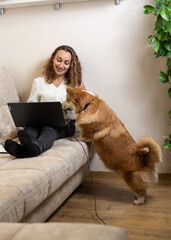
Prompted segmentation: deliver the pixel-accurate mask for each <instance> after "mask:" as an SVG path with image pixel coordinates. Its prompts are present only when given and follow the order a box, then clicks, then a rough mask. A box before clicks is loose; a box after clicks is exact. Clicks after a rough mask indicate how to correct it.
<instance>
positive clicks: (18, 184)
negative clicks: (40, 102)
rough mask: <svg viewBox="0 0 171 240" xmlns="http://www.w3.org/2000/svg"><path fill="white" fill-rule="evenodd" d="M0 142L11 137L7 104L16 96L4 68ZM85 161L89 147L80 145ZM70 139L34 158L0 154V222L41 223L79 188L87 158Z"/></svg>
mask: <svg viewBox="0 0 171 240" xmlns="http://www.w3.org/2000/svg"><path fill="white" fill-rule="evenodd" d="M0 96H1V98H0V143H2V142H3V141H5V139H6V138H14V137H15V136H16V134H17V129H16V127H15V126H14V123H13V120H12V118H11V115H10V112H9V110H8V107H7V105H6V103H7V102H17V101H19V97H18V94H17V91H16V88H15V86H14V83H13V81H12V79H11V78H10V75H9V73H8V71H7V70H6V68H5V67H0ZM82 144H83V147H84V149H85V151H86V154H87V156H88V158H90V157H91V156H92V153H90V151H89V150H90V147H88V145H87V144H85V143H82ZM86 154H85V152H84V151H83V148H82V146H81V145H80V144H79V143H78V142H77V141H76V140H75V139H74V138H67V139H61V140H58V141H56V142H55V143H54V145H53V147H52V148H51V149H50V150H48V151H46V152H44V153H43V154H41V155H40V156H38V157H34V158H25V159H15V158H14V157H11V156H10V155H9V154H2V153H1V154H0V221H1V222H43V221H45V220H46V219H47V218H48V217H49V216H50V215H51V214H52V213H53V212H54V211H55V210H56V209H57V208H58V207H59V206H60V205H61V204H62V203H63V202H64V201H65V200H66V198H67V197H68V196H69V195H70V194H71V193H72V192H73V191H74V190H75V189H76V188H77V187H78V186H79V185H80V183H81V182H82V181H83V179H84V178H85V176H86V175H87V173H88V165H87V156H86Z"/></svg>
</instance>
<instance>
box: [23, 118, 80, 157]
mask: <svg viewBox="0 0 171 240" xmlns="http://www.w3.org/2000/svg"><path fill="white" fill-rule="evenodd" d="M25 132H26V133H27V134H28V135H29V137H30V139H31V140H32V142H33V143H34V144H36V145H37V146H38V147H39V148H40V153H42V152H45V151H46V150H48V149H50V148H51V147H52V145H53V143H54V141H55V140H57V139H61V138H66V137H71V136H73V135H74V133H75V121H74V120H71V121H70V122H69V123H68V124H67V125H66V126H65V127H60V128H53V127H50V126H44V127H41V128H39V127H33V126H28V127H26V128H25Z"/></svg>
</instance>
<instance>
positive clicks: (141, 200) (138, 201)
mask: <svg viewBox="0 0 171 240" xmlns="http://www.w3.org/2000/svg"><path fill="white" fill-rule="evenodd" d="M144 203H145V197H139V198H135V200H134V201H133V204H134V205H136V206H139V205H142V204H144Z"/></svg>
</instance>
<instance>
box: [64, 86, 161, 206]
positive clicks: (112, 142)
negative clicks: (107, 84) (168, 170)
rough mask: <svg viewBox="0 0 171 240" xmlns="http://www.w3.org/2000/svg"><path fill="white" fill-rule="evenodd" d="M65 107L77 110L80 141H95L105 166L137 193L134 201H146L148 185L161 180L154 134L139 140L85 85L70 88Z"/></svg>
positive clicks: (141, 202) (159, 149)
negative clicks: (136, 139)
mask: <svg viewBox="0 0 171 240" xmlns="http://www.w3.org/2000/svg"><path fill="white" fill-rule="evenodd" d="M62 106H63V109H64V110H73V111H74V113H75V116H76V126H77V127H78V128H80V129H81V135H80V137H79V139H78V140H79V141H83V142H92V143H93V145H94V148H95V150H96V152H97V154H98V155H99V157H100V159H101V160H102V161H103V162H104V164H105V166H106V167H107V168H109V169H110V170H114V171H116V172H117V173H119V174H120V176H121V177H122V178H123V179H124V180H125V182H126V183H127V185H128V186H129V187H130V189H131V190H132V191H133V192H134V193H135V195H136V196H135V199H134V201H133V204H135V205H141V204H144V202H145V197H146V190H147V188H148V187H149V186H150V185H151V184H152V183H156V182H157V181H158V171H157V168H156V166H155V164H156V163H158V162H162V153H161V148H160V147H159V145H158V144H157V143H156V142H155V141H154V140H153V139H152V138H151V137H143V138H141V139H140V141H139V142H138V143H136V142H135V141H134V139H133V138H132V137H131V135H130V134H129V132H128V131H127V129H126V128H125V126H124V124H123V123H122V122H121V120H120V119H119V118H118V117H117V116H116V114H115V112H114V111H113V110H112V109H111V108H110V107H109V106H108V105H107V104H106V103H105V101H103V100H102V99H100V98H99V97H98V96H97V95H96V94H94V93H91V92H89V91H87V90H85V89H83V88H67V100H66V101H65V102H64V103H63V105H62Z"/></svg>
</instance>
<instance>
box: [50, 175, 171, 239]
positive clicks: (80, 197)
mask: <svg viewBox="0 0 171 240" xmlns="http://www.w3.org/2000/svg"><path fill="white" fill-rule="evenodd" d="M91 176H92V177H91ZM159 179H160V180H159V183H158V184H156V185H153V186H151V187H150V188H149V190H148V191H147V199H146V203H145V204H144V205H141V206H135V205H133V204H132V200H133V198H134V194H133V193H132V192H131V191H130V190H129V189H128V187H127V186H126V184H125V183H124V182H123V180H122V179H121V178H120V177H119V176H118V175H117V174H116V173H112V172H92V174H89V176H88V177H87V178H86V180H85V181H84V183H83V184H82V185H80V186H79V187H78V188H77V189H76V191H75V192H74V193H73V194H72V195H71V196H70V197H69V198H68V199H67V200H66V201H65V202H64V204H63V205H62V206H61V207H60V208H59V209H58V210H57V211H56V212H55V213H54V214H53V215H52V216H51V217H50V218H49V219H48V222H84V223H96V224H104V223H105V224H107V225H113V226H120V227H124V228H126V229H127V231H128V234H129V239H130V240H157V239H160V240H165V239H167V240H170V239H171V174H161V175H160V178H159ZM92 181H93V184H92ZM93 192H94V193H95V198H94V194H93ZM95 199H96V201H95ZM95 203H96V209H97V214H98V216H99V217H100V218H101V219H102V220H100V219H99V218H98V217H97V216H96V214H95ZM103 222H104V223H103Z"/></svg>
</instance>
